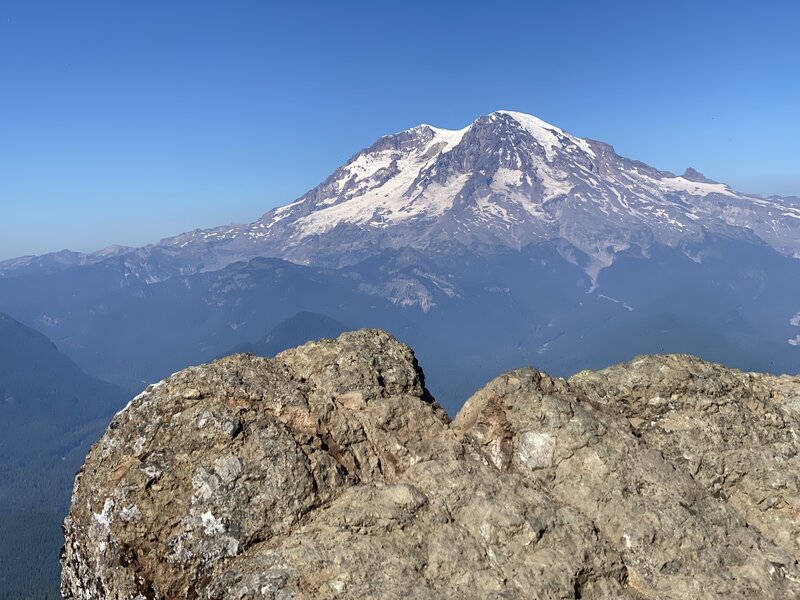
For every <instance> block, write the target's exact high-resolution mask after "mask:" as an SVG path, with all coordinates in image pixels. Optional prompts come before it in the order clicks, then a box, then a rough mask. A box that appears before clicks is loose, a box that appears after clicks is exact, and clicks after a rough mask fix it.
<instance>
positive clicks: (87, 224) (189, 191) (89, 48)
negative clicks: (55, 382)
mask: <svg viewBox="0 0 800 600" xmlns="http://www.w3.org/2000/svg"><path fill="white" fill-rule="evenodd" d="M799 22H800V3H797V2H793V1H783V2H778V1H773V2H770V1H763V0H762V1H761V2H737V1H727V2H712V1H706V2H699V1H696V2H681V1H670V2H666V1H663V2H642V1H641V0H640V1H637V2H633V1H631V2H628V1H613V0H609V1H607V2H596V1H594V2H590V1H578V0H562V1H560V2H505V1H503V0H494V1H492V2H468V1H466V2H465V1H460V2H444V1H439V2H414V1H406V2H397V3H385V2H374V1H373V2H348V1H336V2H331V1H325V2H301V1H295V2H285V3H279V2H246V1H238V2H203V1H192V2H156V1H147V0H145V1H138V2H74V1H68V0H60V1H58V2H36V1H35V0H28V1H26V2H5V3H0V109H1V110H0V209H1V211H2V212H0V219H2V221H1V222H2V223H3V227H2V235H1V236H0V258H7V257H11V256H18V255H21V254H26V253H42V252H47V251H54V250H59V249H61V248H65V247H66V248H71V249H75V250H92V249H97V248H100V247H103V246H105V245H108V244H111V243H122V244H131V245H138V244H144V243H148V242H152V241H156V240H158V239H159V238H161V237H164V236H167V235H170V234H174V233H179V232H181V231H184V230H188V229H193V228H195V227H204V226H213V225H219V224H224V223H229V222H247V221H250V220H253V219H255V218H257V217H258V216H260V215H261V214H262V213H264V212H266V211H267V210H268V209H270V208H271V207H273V206H275V205H277V204H283V203H285V202H289V201H291V200H292V199H294V198H296V197H297V196H299V195H301V194H302V193H303V192H305V191H306V190H308V189H309V188H311V187H313V186H314V185H316V184H317V183H318V182H319V181H321V180H322V179H324V178H325V177H326V176H327V175H328V174H329V173H330V172H331V171H332V170H333V169H335V168H336V167H337V166H339V165H340V164H341V163H343V162H344V161H345V160H346V159H347V158H349V157H350V156H351V155H352V154H354V153H355V152H356V151H357V150H358V149H360V148H362V147H364V146H367V145H369V144H371V143H372V141H374V139H375V138H377V137H379V136H380V135H383V134H385V133H390V132H393V131H398V130H401V129H405V128H407V127H410V126H413V125H416V124H418V123H422V122H427V123H431V124H433V125H438V126H442V127H451V128H461V127H463V126H465V125H466V124H468V123H469V122H471V121H472V120H473V119H474V118H476V117H477V116H479V115H481V114H485V113H488V112H491V111H493V110H496V109H500V108H508V109H513V110H519V111H523V112H528V113H532V114H535V115H537V116H539V117H540V118H543V119H545V120H547V121H549V122H551V123H554V124H556V125H559V126H560V127H562V128H564V129H567V130H568V131H570V132H572V133H575V134H577V135H580V136H584V137H593V138H596V139H601V140H603V141H607V142H609V143H611V144H613V145H614V146H615V147H616V149H617V151H618V152H620V153H621V154H624V155H626V156H630V157H632V158H637V159H639V160H643V161H645V162H648V163H650V164H652V165H654V166H656V167H659V168H662V169H668V170H672V171H682V170H683V169H684V168H685V167H686V166H688V165H691V166H694V167H696V168H698V169H699V170H701V171H703V172H704V173H706V175H708V176H710V177H713V178H715V179H718V180H722V181H725V182H727V183H730V184H732V185H733V186H734V187H737V188H738V189H741V190H743V191H751V192H758V193H763V194H786V195H789V194H795V195H800V144H798V140H800V108H799V107H800V44H798V43H797V24H798V23H799Z"/></svg>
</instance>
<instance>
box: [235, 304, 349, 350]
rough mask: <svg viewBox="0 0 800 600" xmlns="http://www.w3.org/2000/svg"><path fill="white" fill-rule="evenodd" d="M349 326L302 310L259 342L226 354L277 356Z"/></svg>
mask: <svg viewBox="0 0 800 600" xmlns="http://www.w3.org/2000/svg"><path fill="white" fill-rule="evenodd" d="M348 329H349V328H348V327H347V326H345V325H343V324H342V323H340V322H339V321H337V320H336V319H332V318H331V317H328V316H327V315H322V314H318V313H314V312H309V311H301V312H299V313H297V314H296V315H293V316H291V317H289V318H288V319H286V320H285V321H283V322H281V323H279V324H278V325H276V326H275V327H273V328H272V330H271V331H270V332H269V333H268V334H267V335H266V336H264V337H263V338H262V339H260V340H258V341H257V342H252V343H250V342H245V343H243V344H239V345H238V346H236V347H235V348H233V349H232V350H231V351H230V352H227V353H226V354H235V353H238V352H247V353H249V354H255V355H256V356H266V357H271V356H275V355H276V354H277V353H278V352H282V351H284V350H287V349H288V348H294V347H295V346H300V345H302V344H305V343H306V342H310V341H312V340H321V339H323V338H335V337H337V336H338V335H339V334H341V333H343V332H345V331H347V330H348Z"/></svg>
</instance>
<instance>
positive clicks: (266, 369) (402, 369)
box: [62, 330, 800, 600]
mask: <svg viewBox="0 0 800 600" xmlns="http://www.w3.org/2000/svg"><path fill="white" fill-rule="evenodd" d="M798 432H800V379H798V378H791V377H773V376H768V375H760V374H752V373H741V372H738V371H735V370H731V369H726V368H724V367H721V366H719V365H713V364H710V363H706V362H704V361H701V360H699V359H695V358H692V357H689V356H658V357H643V358H640V359H637V360H634V361H632V362H630V363H627V364H624V365H619V366H615V367H611V368H609V369H606V370H604V371H600V372H582V373H579V374H577V375H575V376H574V377H572V378H571V379H569V380H564V379H556V378H551V377H549V376H547V375H546V374H544V373H540V372H538V371H536V370H535V369H520V370H516V371H512V372H510V373H507V374H504V375H501V376H500V377H498V378H496V379H495V380H493V381H491V382H490V383H489V384H488V385H487V386H486V387H484V388H483V389H482V390H480V391H479V392H477V393H476V394H475V395H474V396H473V397H472V398H470V399H469V400H468V401H467V403H466V404H465V406H464V408H463V409H462V410H461V412H460V413H459V414H458V416H457V417H456V418H455V420H454V421H453V422H450V420H449V418H448V417H447V415H446V414H445V412H444V411H443V410H442V409H441V408H440V407H439V405H438V404H437V403H436V402H435V401H434V400H433V399H432V398H431V397H430V395H429V394H428V392H427V391H426V390H425V386H424V379H423V376H422V372H421V370H420V369H419V367H418V365H417V363H416V360H415V358H414V355H413V353H412V351H411V350H410V349H409V348H408V347H407V346H405V345H403V344H401V343H400V342H398V341H396V340H395V339H394V338H392V337H391V336H390V335H389V334H387V333H384V332H382V331H378V330H361V331H357V332H352V333H346V334H343V335H342V336H340V337H339V338H338V339H337V340H323V341H321V342H312V343H309V344H306V345H304V346H302V347H300V348H296V349H293V350H288V351H286V352H283V353H281V354H279V355H278V356H277V357H276V358H274V359H263V358H257V357H253V356H249V355H235V356H231V357H228V358H224V359H221V360H218V361H215V362H213V363H211V364H208V365H204V366H201V367H193V368H190V369H186V370H184V371H181V372H180V373H177V374H175V375H173V376H172V377H170V378H168V379H167V380H165V381H164V382H161V383H159V384H156V385H154V386H150V387H149V388H148V389H147V390H145V392H144V393H143V394H141V395H140V396H138V397H137V398H135V399H134V400H133V401H132V402H131V404H130V405H129V406H128V407H127V408H126V409H124V410H123V411H122V412H120V413H119V414H118V415H117V416H116V417H115V419H114V420H113V422H112V423H111V425H110V426H109V429H108V431H107V432H106V433H105V435H104V436H103V438H102V439H101V440H100V441H99V442H98V443H97V444H96V445H95V446H94V447H93V448H92V450H91V452H90V454H89V456H88V457H87V459H86V462H85V464H84V466H83V468H82V470H81V472H80V473H79V474H78V476H77V478H76V481H75V488H74V492H73V499H72V507H71V510H70V513H69V516H68V517H67V519H66V522H65V532H66V545H65V549H64V553H63V558H62V564H63V574H62V591H63V593H64V595H65V597H67V598H76V599H77V598H81V599H111V598H116V599H130V600H134V599H135V600H145V599H157V598H206V599H222V598H234V599H250V598H271V599H290V598H297V599H301V598H431V599H433V598H443V597H452V598H542V599H544V598H583V599H589V598H632V599H649V598H653V599H656V598H659V599H660V598H675V599H679V598H681V599H682V598H765V599H766V598H797V597H800V567H798V562H797V561H798V556H799V555H800V522H799V519H800V516H799V513H798V511H799V510H800V494H799V493H798V489H799V488H800V483H798V477H799V476H800V469H799V468H798V467H800V464H798V460H799V459H798V448H799V447H800V442H798V437H797V434H798Z"/></svg>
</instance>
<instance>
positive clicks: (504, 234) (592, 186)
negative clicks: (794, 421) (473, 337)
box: [0, 110, 800, 283]
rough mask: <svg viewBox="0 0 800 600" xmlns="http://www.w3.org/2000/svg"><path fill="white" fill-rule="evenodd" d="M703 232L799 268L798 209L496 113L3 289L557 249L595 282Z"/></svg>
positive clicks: (71, 257) (49, 265) (2, 267)
mask: <svg viewBox="0 0 800 600" xmlns="http://www.w3.org/2000/svg"><path fill="white" fill-rule="evenodd" d="M704 231H711V232H714V233H725V234H729V235H734V236H747V235H750V232H752V234H753V235H756V236H757V237H758V238H759V239H761V240H763V241H764V242H765V243H767V244H768V245H770V246H771V247H773V248H775V249H776V250H777V251H778V252H780V253H782V254H785V255H787V256H793V257H795V258H797V257H800V206H798V204H797V203H796V202H793V201H792V199H791V198H786V199H783V198H779V197H769V198H764V197H761V196H757V195H753V194H742V193H739V192H736V191H734V190H732V189H731V188H730V187H729V186H727V185H725V184H723V183H717V182H714V181H713V180H711V179H708V178H706V177H705V176H704V175H702V174H701V173H700V172H699V171H697V170H695V169H693V168H691V167H690V168H688V169H687V170H686V172H685V173H684V174H683V175H682V176H676V175H675V174H673V173H671V172H669V171H661V170H658V169H656V168H654V167H651V166H649V165H646V164H645V163H642V162H640V161H636V160H632V159H627V158H624V157H622V156H620V155H618V154H617V153H616V152H615V150H614V148H613V146H611V145H609V144H607V143H605V142H601V141H597V140H590V139H583V138H579V137H576V136H574V135H572V134H570V133H568V132H566V131H565V130H563V129H560V128H558V127H556V126H554V125H551V124H549V123H546V122H545V121H542V120H541V119H538V118H536V117H533V116H531V115H527V114H524V113H519V112H515V111H506V110H501V111H495V112H493V113H490V114H489V115H484V116H482V117H479V118H478V119H476V120H475V121H473V122H472V123H471V124H470V125H468V126H467V127H465V128H463V129H460V130H447V129H442V128H438V127H434V126H432V125H427V124H423V125H418V126H415V127H412V128H409V129H407V130H404V131H401V132H398V133H394V134H389V135H385V136H382V137H381V138H379V139H378V140H377V141H376V142H374V143H373V144H372V145H371V146H369V147H367V148H364V149H363V150H360V151H359V152H357V153H356V154H354V155H353V156H352V157H351V158H350V159H349V160H348V161H347V162H346V163H345V164H344V165H342V166H341V167H340V168H338V169H337V170H335V171H334V172H333V173H332V174H331V175H330V176H329V177H328V178H326V179H325V180H324V181H323V182H322V183H320V184H319V185H318V186H316V187H315V188H313V189H311V190H310V191H309V192H307V193H306V194H304V195H303V196H301V197H300V198H298V199H297V200H295V201H293V202H291V203H288V204H285V205H283V206H279V207H276V208H274V209H272V210H270V211H268V212H266V213H265V214H264V215H263V216H262V217H261V218H259V219H257V220H256V221H254V222H252V223H249V224H244V225H228V226H220V227H215V228H211V229H198V230H193V231H190V232H186V233H182V234H178V235H176V236H172V237H167V238H164V239H162V240H161V241H159V242H158V243H155V244H151V245H149V246H145V247H142V248H133V249H131V248H120V247H110V248H107V249H104V250H100V251H98V252H95V253H88V254H81V253H68V252H66V253H65V252H61V253H53V254H50V255H44V256H41V257H23V258H21V259H13V260H10V261H3V262H0V277H4V276H5V277H8V276H13V275H15V274H24V273H36V272H37V271H38V272H43V271H46V270H48V269H49V270H57V269H62V268H76V267H80V266H82V265H91V264H97V263H101V262H105V261H109V260H115V259H118V260H120V261H121V262H122V265H123V266H122V268H123V270H125V272H126V274H127V276H129V277H135V278H138V279H140V280H142V281H145V282H149V283H151V282H156V281H162V280H164V279H168V278H170V277H174V276H183V275H187V274H191V273H193V272H198V271H212V270H217V269H220V268H223V267H225V266H227V265H228V264H231V263H233V262H237V261H241V260H250V259H252V258H256V257H261V256H265V257H276V258H283V259H285V260H289V261H291V262H295V263H299V264H307V265H316V266H325V267H333V268H338V267H342V266H349V265H353V264H355V263H357V262H359V261H361V260H363V259H364V258H367V257H369V256H372V255H374V254H375V253H376V252H378V251H379V250H380V249H382V248H385V247H394V248H399V247H404V246H413V247H416V248H425V247H429V246H436V245H438V244H441V243H443V242H452V241H455V242H456V243H459V244H463V245H464V246H466V247H468V248H471V249H477V250H480V249H482V248H483V249H488V250H489V251H491V248H493V247H507V248H513V249H519V248H521V247H522V246H525V245H527V244H530V243H539V242H541V241H546V240H553V239H561V240H564V241H567V242H569V243H570V244H571V245H573V246H575V247H577V248H579V249H580V250H581V251H583V252H585V253H586V254H587V255H588V256H589V257H590V264H589V265H587V266H586V267H585V270H586V271H587V273H589V274H590V275H591V276H592V278H593V279H596V277H597V273H598V272H599V271H600V270H602V269H603V268H605V267H607V266H609V265H610V264H611V263H612V262H613V260H614V257H615V256H616V255H617V254H618V253H619V252H620V251H623V250H625V249H627V248H629V247H630V246H631V245H632V244H636V245H640V246H644V247H647V246H649V245H650V244H652V243H654V242H659V243H664V244H666V245H669V246H673V247H676V246H678V245H679V243H680V242H681V241H685V240H687V239H696V238H697V237H698V236H701V235H703V233H704Z"/></svg>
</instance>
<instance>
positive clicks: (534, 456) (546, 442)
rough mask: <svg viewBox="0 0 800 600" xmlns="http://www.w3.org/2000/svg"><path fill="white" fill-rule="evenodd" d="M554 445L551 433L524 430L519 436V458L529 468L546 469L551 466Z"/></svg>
mask: <svg viewBox="0 0 800 600" xmlns="http://www.w3.org/2000/svg"><path fill="white" fill-rule="evenodd" d="M555 446H556V441H555V438H554V437H553V435H552V434H549V433H544V432H538V431H526V432H525V433H523V434H522V435H521V436H520V438H519V449H518V454H519V459H520V460H521V461H522V462H523V463H525V464H526V465H527V466H528V468H530V469H546V468H548V467H551V466H553V452H554V450H555Z"/></svg>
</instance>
